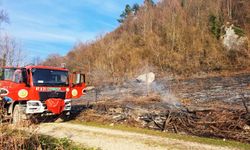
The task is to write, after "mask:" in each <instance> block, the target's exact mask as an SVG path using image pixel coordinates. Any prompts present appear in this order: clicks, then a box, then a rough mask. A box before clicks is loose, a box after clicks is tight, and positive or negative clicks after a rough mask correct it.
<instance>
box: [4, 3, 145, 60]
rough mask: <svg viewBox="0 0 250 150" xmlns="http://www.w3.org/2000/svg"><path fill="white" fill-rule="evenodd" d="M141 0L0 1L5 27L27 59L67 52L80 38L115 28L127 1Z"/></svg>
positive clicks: (85, 39) (84, 38)
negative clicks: (3, 11)
mask: <svg viewBox="0 0 250 150" xmlns="http://www.w3.org/2000/svg"><path fill="white" fill-rule="evenodd" d="M134 3H138V4H142V3H143V0H0V7H1V8H3V9H5V10H6V11H7V12H8V14H9V18H10V24H9V25H5V26H4V29H5V30H6V31H7V32H8V33H9V34H10V35H11V36H13V37H15V38H16V39H17V41H18V42H20V43H21V45H22V49H23V50H24V52H25V53H26V54H27V55H28V57H29V59H32V58H33V57H37V56H39V57H40V58H43V59H44V58H46V57H47V56H48V55H49V54H51V53H59V54H61V55H65V54H67V52H68V51H69V50H70V49H72V47H73V46H74V45H75V44H76V43H77V42H79V41H83V42H85V41H91V40H93V39H95V38H96V37H97V36H98V35H100V34H104V33H106V32H110V31H112V30H113V29H115V28H116V27H118V25H119V24H118V22H117V19H118V18H119V15H120V14H121V12H122V11H123V10H124V7H125V5H126V4H134Z"/></svg>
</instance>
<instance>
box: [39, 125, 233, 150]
mask: <svg viewBox="0 0 250 150" xmlns="http://www.w3.org/2000/svg"><path fill="white" fill-rule="evenodd" d="M38 132H39V133H41V134H45V135H50V136H53V137H56V138H64V137H67V138H69V139H71V140H73V141H74V142H76V143H80V144H84V145H86V146H89V147H94V148H100V149H102V150H128V149H129V150H166V149H185V150H186V149H192V150H194V149H197V150H198V149H199V150H200V149H203V150H218V149H220V150H227V149H229V148H226V147H216V146H211V145H206V144H199V143H194V142H186V141H182V140H175V139H170V138H163V137H158V136H151V135H146V134H139V133H132V132H126V131H119V130H113V129H106V128H98V127H92V126H84V125H77V124H71V123H47V124H41V125H39V129H38Z"/></svg>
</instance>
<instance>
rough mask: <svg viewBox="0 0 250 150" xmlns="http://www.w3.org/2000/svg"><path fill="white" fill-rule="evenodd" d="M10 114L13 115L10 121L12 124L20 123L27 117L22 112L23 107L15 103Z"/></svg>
mask: <svg viewBox="0 0 250 150" xmlns="http://www.w3.org/2000/svg"><path fill="white" fill-rule="evenodd" d="M12 115H13V116H12V123H13V124H20V123H22V122H24V120H26V119H27V116H26V114H25V113H24V108H23V107H22V106H21V105H19V104H17V105H16V106H15V107H14V110H13V114H12Z"/></svg>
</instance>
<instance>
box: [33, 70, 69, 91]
mask: <svg viewBox="0 0 250 150" xmlns="http://www.w3.org/2000/svg"><path fill="white" fill-rule="evenodd" d="M32 77H33V84H34V86H51V87H53V86H68V85H69V78H68V72H67V71H60V70H50V69H36V68H34V69H32Z"/></svg>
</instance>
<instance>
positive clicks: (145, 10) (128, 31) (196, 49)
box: [44, 0, 250, 80]
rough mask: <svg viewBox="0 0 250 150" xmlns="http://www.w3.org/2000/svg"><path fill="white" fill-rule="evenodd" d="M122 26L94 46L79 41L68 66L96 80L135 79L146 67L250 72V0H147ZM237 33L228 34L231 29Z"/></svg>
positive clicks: (55, 59)
mask: <svg viewBox="0 0 250 150" xmlns="http://www.w3.org/2000/svg"><path fill="white" fill-rule="evenodd" d="M118 21H119V22H120V26H119V27H118V28H117V29H116V30H115V31H113V32H111V33H108V34H106V35H103V36H101V37H100V38H98V39H96V40H95V41H93V42H90V43H79V44H78V45H75V47H74V49H72V51H70V52H69V53H68V54H67V56H65V57H63V58H62V57H59V56H56V55H53V56H50V57H49V58H48V59H47V60H46V61H45V62H44V64H47V65H59V64H60V63H61V62H66V64H67V66H68V67H69V68H70V69H71V70H79V69H80V70H84V71H85V72H86V73H88V76H90V77H89V78H91V79H92V80H98V79H100V80H103V79H111V80H116V79H119V78H120V77H122V78H123V79H124V78H129V77H131V76H133V75H135V74H136V73H138V72H139V71H140V70H141V69H142V68H145V67H146V66H149V67H148V68H150V69H152V68H153V69H154V71H157V72H159V73H163V74H174V75H185V76H190V75H194V74H197V73H209V72H215V71H216V72H218V71H219V72H220V71H225V70H228V71H237V70H243V69H246V68H248V66H249V64H250V59H249V56H250V52H249V46H248V39H249V38H250V37H249V35H250V1H249V0H162V1H160V2H158V3H156V4H155V3H154V2H153V1H150V0H145V2H144V4H143V5H141V6H139V5H137V4H135V5H133V6H129V5H127V6H126V7H125V10H124V12H123V13H122V15H121V18H119V19H118ZM230 28H231V29H232V30H227V29H230Z"/></svg>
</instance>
